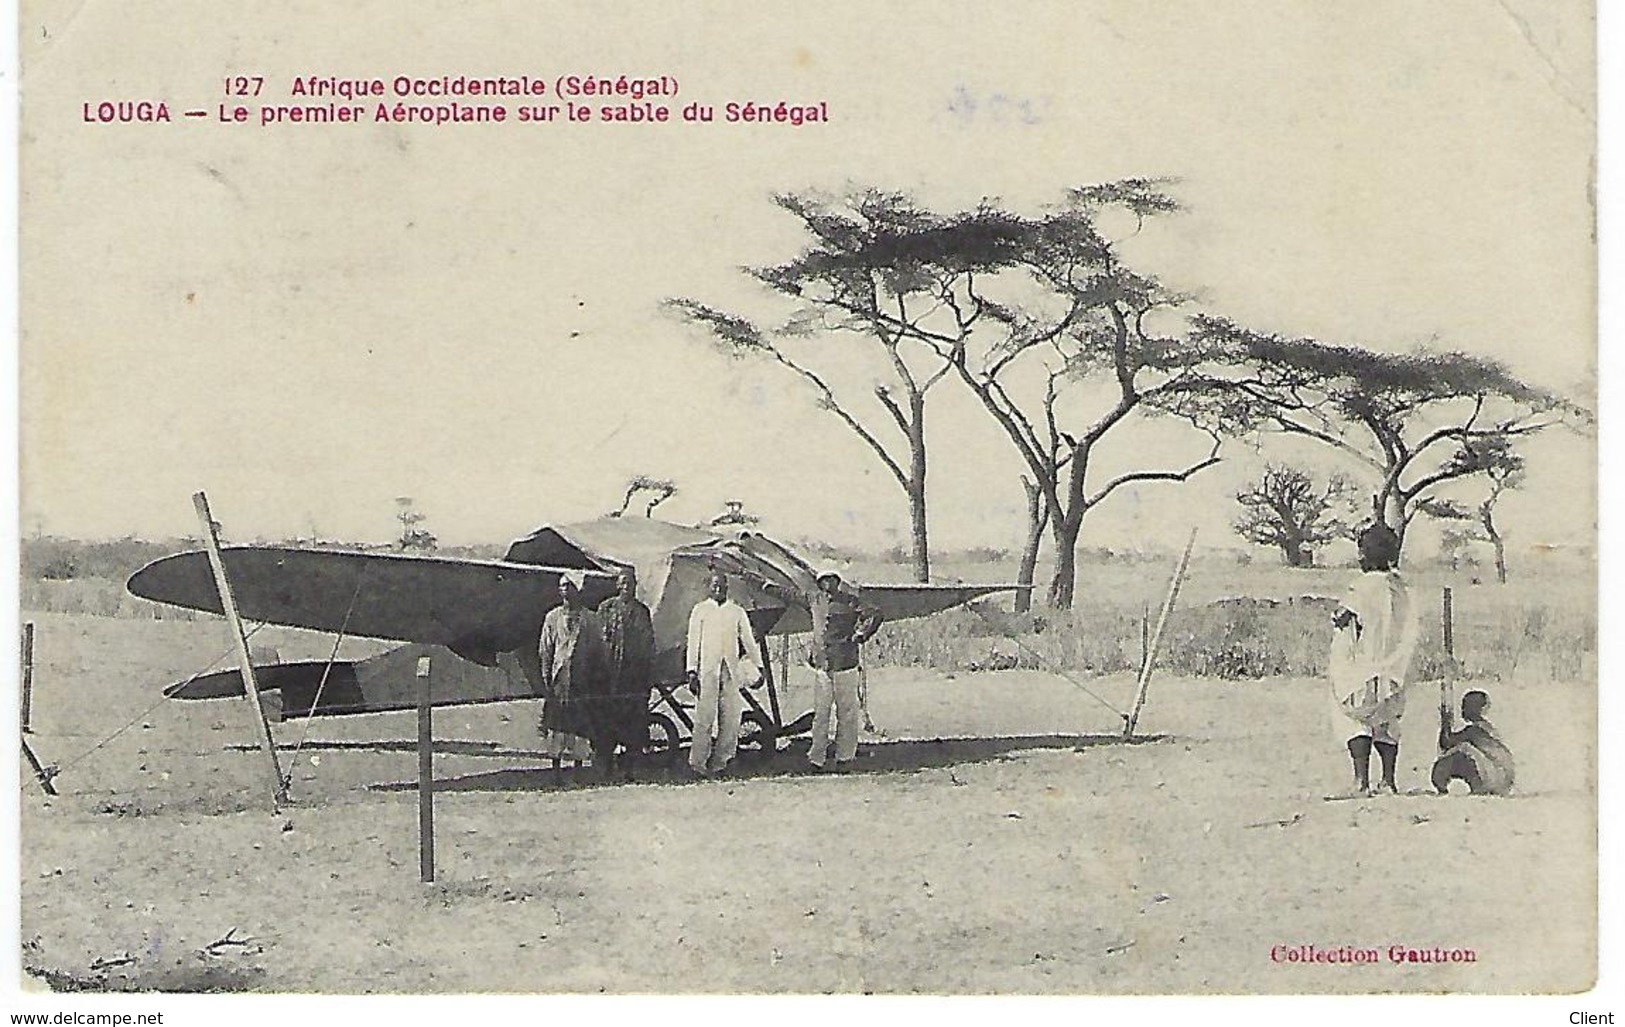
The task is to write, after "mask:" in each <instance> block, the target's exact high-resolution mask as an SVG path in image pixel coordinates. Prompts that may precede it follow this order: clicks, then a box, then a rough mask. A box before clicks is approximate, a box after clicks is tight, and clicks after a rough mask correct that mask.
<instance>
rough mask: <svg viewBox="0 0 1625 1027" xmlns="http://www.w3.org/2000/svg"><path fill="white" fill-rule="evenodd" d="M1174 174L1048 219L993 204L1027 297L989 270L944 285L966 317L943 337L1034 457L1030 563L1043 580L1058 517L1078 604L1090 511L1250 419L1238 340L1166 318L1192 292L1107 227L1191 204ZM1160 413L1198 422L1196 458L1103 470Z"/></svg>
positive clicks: (966, 376) (1166, 476) (1197, 465)
mask: <svg viewBox="0 0 1625 1027" xmlns="http://www.w3.org/2000/svg"><path fill="white" fill-rule="evenodd" d="M1166 185H1167V183H1166V182H1164V181H1161V180H1151V179H1129V180H1124V181H1120V182H1113V183H1108V184H1105V185H1097V186H1087V187H1083V188H1079V189H1074V190H1072V191H1071V192H1070V193H1069V195H1068V202H1067V203H1066V205H1065V206H1064V207H1062V208H1061V209H1059V210H1056V211H1053V212H1051V213H1050V214H1047V215H1045V216H1044V217H1041V218H1037V219H1024V218H1020V217H1018V216H1016V215H1013V214H1008V213H1005V212H994V211H991V210H990V209H988V208H986V207H984V208H982V210H983V216H984V217H988V218H990V219H995V218H996V219H998V220H999V223H1001V224H1003V225H1006V226H1011V227H1012V228H1014V229H1015V230H1016V231H1015V236H1014V238H1015V240H1016V243H1017V246H1018V252H1017V254H1016V259H1015V260H1014V261H1013V262H1012V263H1011V264H1009V265H1007V266H1005V267H1004V268H1002V270H1004V272H1005V273H1004V274H1003V275H1002V276H1001V278H1002V280H1003V281H1004V282H1005V283H1009V282H1010V280H1011V279H1012V278H1015V279H1016V281H1015V283H1014V285H1013V286H1012V287H1011V288H1010V289H1009V290H1007V291H1009V292H1014V293H1015V294H1017V295H1018V296H1020V297H1021V299H1020V301H1019V302H1018V301H1017V300H1015V299H1012V298H1010V297H1009V296H1005V298H1002V299H996V298H994V296H993V294H992V293H993V290H994V289H995V288H997V286H996V285H995V284H994V283H992V282H984V281H982V280H981V279H980V278H978V277H977V276H967V277H966V278H965V279H964V280H963V281H961V282H957V283H952V284H953V285H956V286H957V288H950V287H943V288H939V290H938V293H937V300H938V302H939V303H940V305H941V306H942V307H943V308H944V309H945V310H946V311H948V312H949V314H950V316H951V321H952V324H953V326H954V330H953V331H950V332H943V333H937V334H936V335H934V336H933V337H932V338H931V339H930V340H929V341H930V342H931V343H932V345H933V346H934V348H935V349H936V351H937V353H938V355H939V356H940V357H941V358H942V359H943V362H944V363H945V364H946V366H948V367H951V368H953V370H954V372H955V373H956V375H957V377H958V378H959V379H960V381H961V382H963V383H964V385H965V386H966V387H968V388H969V389H970V391H971V392H972V393H973V394H974V395H975V396H976V398H977V399H978V400H980V401H981V403H982V405H983V407H984V408H985V409H986V410H987V411H988V413H989V414H991V415H992V417H993V419H994V421H995V422H997V423H998V425H999V426H1000V427H1001V428H1002V429H1003V430H1004V432H1005V435H1006V436H1007V437H1008V438H1009V440H1010V442H1011V444H1012V445H1013V446H1014V447H1015V450H1016V452H1017V454H1018V455H1019V457H1020V458H1021V460H1022V462H1023V463H1024V464H1025V465H1026V471H1027V476H1026V477H1025V478H1024V479H1023V486H1024V488H1025V489H1026V490H1027V492H1028V515H1029V517H1028V547H1027V551H1026V552H1025V553H1024V554H1023V561H1022V567H1023V571H1024V573H1025V574H1026V575H1027V582H1028V583H1030V582H1031V576H1032V572H1033V571H1032V569H1033V567H1034V566H1035V564H1036V558H1037V548H1038V544H1039V542H1040V540H1041V539H1042V537H1043V534H1044V531H1045V529H1046V527H1047V529H1048V532H1049V535H1050V537H1051V539H1052V541H1053V544H1054V547H1055V571H1054V575H1053V577H1052V578H1051V580H1050V584H1049V590H1048V600H1049V603H1050V605H1052V606H1055V607H1058V608H1067V607H1070V606H1071V605H1072V600H1073V595H1074V591H1075V588H1076V577H1077V556H1076V551H1077V544H1078V536H1079V534H1080V533H1081V531H1082V528H1083V524H1084V520H1085V518H1086V517H1087V516H1088V515H1089V513H1090V512H1091V511H1093V510H1095V509H1096V508H1097V507H1098V506H1100V504H1102V503H1104V502H1105V501H1106V500H1107V499H1109V498H1110V497H1111V496H1112V495H1113V494H1114V493H1116V492H1117V491H1118V490H1119V489H1122V488H1123V487H1125V486H1129V485H1134V484H1139V483H1146V482H1183V481H1186V480H1188V479H1189V478H1190V477H1191V476H1192V475H1195V474H1197V473H1198V472H1200V471H1202V470H1204V469H1206V468H1208V467H1212V466H1213V465H1214V464H1216V463H1218V461H1219V448H1220V445H1221V442H1222V439H1223V437H1224V436H1225V434H1227V433H1228V432H1229V431H1231V430H1233V429H1234V428H1236V427H1238V426H1239V425H1240V424H1241V421H1240V420H1238V419H1237V417H1236V411H1235V409H1234V408H1233V404H1232V401H1230V400H1228V399H1226V398H1225V394H1226V393H1227V392H1229V391H1230V390H1231V386H1230V383H1229V381H1228V379H1227V378H1226V377H1225V376H1223V375H1222V374H1220V373H1219V372H1220V371H1221V370H1222V369H1223V368H1224V367H1225V366H1226V364H1227V363H1228V360H1229V355H1228V353H1227V350H1228V349H1231V348H1233V347H1231V346H1228V345H1226V344H1223V343H1216V342H1209V341H1194V342H1193V341H1192V340H1189V339H1184V338H1171V337H1166V336H1163V335H1160V334H1158V333H1157V332H1156V331H1154V330H1153V328H1152V326H1151V318H1152V316H1153V315H1154V314H1155V313H1157V312H1158V311H1163V310H1170V309H1173V308H1175V307H1177V306H1179V305H1180V304H1181V303H1183V302H1185V300H1186V298H1187V297H1185V296H1183V295H1181V294H1178V293H1175V292H1173V291H1171V290H1169V289H1167V288H1165V287H1164V286H1163V285H1162V284H1161V283H1160V282H1158V281H1157V280H1156V279H1155V278H1152V277H1149V276H1146V275H1143V274H1139V273H1137V272H1135V271H1133V270H1132V269H1130V268H1129V267H1127V265H1126V264H1125V263H1124V262H1123V260H1122V259H1121V257H1120V255H1119V253H1118V246H1119V244H1118V243H1117V242H1116V241H1113V240H1111V239H1109V238H1107V236H1106V235H1105V234H1103V233H1102V231H1101V230H1100V228H1099V226H1098V218H1099V217H1100V216H1101V215H1102V213H1104V212H1105V211H1107V210H1120V211H1126V212H1127V213H1128V214H1130V215H1132V218H1133V220H1135V221H1136V223H1137V224H1140V225H1143V224H1144V222H1145V221H1146V220H1147V219H1148V218H1151V217H1154V216H1159V215H1164V214H1171V213H1174V212H1177V211H1178V210H1180V205H1179V203H1178V201H1177V200H1175V199H1174V198H1173V197H1172V196H1171V195H1170V194H1169V193H1168V192H1167V191H1166V189H1165V186H1166ZM1136 230H1138V229H1136ZM1016 272H1019V274H1016ZM946 284H947V283H945V286H946ZM1034 289H1036V295H1035V294H1034ZM1149 417H1164V418H1168V419H1171V420H1175V421H1179V422H1182V423H1183V424H1184V425H1185V426H1186V427H1187V428H1189V429H1190V433H1191V437H1192V439H1193V441H1194V443H1195V444H1194V445H1193V446H1191V450H1192V452H1191V455H1190V457H1188V458H1187V459H1186V460H1185V461H1184V462H1183V463H1178V464H1175V466H1172V467H1157V466H1156V465H1154V464H1153V465H1152V466H1151V467H1145V466H1140V467H1137V468H1135V469H1132V470H1127V471H1122V472H1120V473H1116V474H1114V475H1109V476H1106V475H1102V474H1101V473H1100V466H1101V463H1102V461H1101V459H1100V455H1101V453H1102V452H1103V450H1104V448H1105V443H1106V442H1107V440H1108V438H1109V437H1110V438H1113V439H1115V438H1117V437H1118V436H1121V435H1125V434H1127V431H1128V428H1129V426H1131V425H1134V424H1136V423H1137V422H1141V421H1143V420H1145V419H1146V418H1149ZM1121 448H1122V447H1118V449H1119V452H1120V451H1121ZM1102 479H1104V480H1102Z"/></svg>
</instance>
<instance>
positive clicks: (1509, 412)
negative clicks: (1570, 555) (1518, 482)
mask: <svg viewBox="0 0 1625 1027" xmlns="http://www.w3.org/2000/svg"><path fill="white" fill-rule="evenodd" d="M1192 325H1193V330H1192V334H1193V336H1194V337H1195V338H1198V339H1202V340H1206V341H1208V342H1211V343H1214V344H1219V345H1225V346H1231V347H1234V348H1235V349H1237V350H1238V351H1239V352H1240V353H1241V354H1242V357H1241V359H1240V360H1239V361H1238V365H1239V366H1240V367H1241V370H1242V373H1241V374H1240V375H1239V377H1238V379H1237V381H1236V382H1235V383H1234V384H1235V387H1236V388H1237V389H1239V390H1241V392H1242V394H1244V395H1245V396H1247V397H1248V399H1249V401H1251V402H1252V403H1253V404H1254V405H1253V407H1252V416H1253V418H1254V419H1255V421H1256V423H1257V424H1258V425H1259V426H1260V427H1262V428H1264V429H1266V430H1273V431H1277V432H1283V433H1286V434H1290V435H1299V436H1304V437H1307V438H1312V439H1315V440H1317V441H1319V442H1323V443H1325V444H1326V445H1329V446H1331V447H1333V448H1334V449H1336V450H1337V451H1339V452H1340V453H1343V454H1345V455H1347V456H1349V457H1352V458H1353V459H1354V460H1356V461H1358V462H1360V463H1362V464H1364V465H1365V466H1366V467H1369V468H1370V469H1371V470H1372V471H1374V472H1375V473H1376V477H1377V481H1378V487H1377V491H1376V494H1375V496H1374V497H1373V513H1374V515H1375V516H1376V518H1377V519H1378V520H1380V521H1382V522H1383V523H1384V524H1386V525H1387V526H1388V527H1389V528H1391V529H1393V531H1394V532H1395V533H1396V534H1397V535H1398V536H1399V538H1400V542H1401V545H1403V543H1404V538H1405V531H1406V529H1407V528H1408V527H1409V526H1410V524H1411V522H1412V521H1413V520H1415V518H1416V516H1417V514H1419V513H1423V512H1425V511H1426V509H1427V505H1428V502H1429V500H1432V499H1435V498H1437V497H1438V492H1439V489H1440V487H1441V486H1445V485H1447V484H1449V483H1451V482H1455V481H1459V480H1462V479H1466V478H1471V477H1474V476H1480V475H1483V476H1490V475H1492V474H1493V473H1496V472H1495V469H1496V468H1497V467H1498V466H1499V465H1500V464H1501V462H1502V459H1503V456H1502V453H1503V451H1504V449H1505V448H1506V447H1510V446H1511V445H1512V444H1513V443H1514V442H1515V441H1516V440H1517V439H1520V438H1525V437H1528V436H1531V435H1534V434H1536V433H1538V432H1541V431H1543V430H1545V429H1546V428H1548V427H1551V426H1553V425H1556V424H1562V423H1568V424H1571V425H1580V424H1586V423H1589V422H1590V419H1591V415H1590V413H1589V412H1588V411H1586V410H1584V409H1582V408H1580V407H1579V406H1577V405H1575V404H1573V403H1571V402H1569V401H1568V400H1566V399H1564V398H1563V397H1561V396H1559V395H1557V394H1556V393H1553V392H1549V391H1547V390H1545V389H1541V388H1538V387H1536V386H1533V385H1530V384H1528V383H1526V382H1523V381H1521V380H1520V379H1518V378H1517V377H1516V376H1515V375H1513V374H1512V372H1511V371H1509V370H1508V369H1507V368H1506V367H1505V366H1504V365H1503V364H1501V363H1499V362H1498V361H1495V360H1491V359H1488V358H1486V357H1480V356H1474V355H1471V354H1467V353H1460V352H1444V353H1441V352H1434V351H1428V350H1419V351H1417V352H1413V353H1404V354H1391V353H1374V352H1371V351H1368V350H1363V349H1358V348H1355V347H1350V346H1334V345H1328V344H1326V343H1322V342H1317V341H1315V340H1313V339H1289V338H1284V337H1281V336H1277V335H1271V334H1268V333H1264V332H1257V331H1253V330H1251V329H1247V328H1243V327H1241V326H1239V325H1237V324H1235V323H1234V322H1231V321H1228V320H1225V319H1223V318H1216V317H1208V316H1205V315H1198V316H1197V317H1195V318H1193V319H1192Z"/></svg>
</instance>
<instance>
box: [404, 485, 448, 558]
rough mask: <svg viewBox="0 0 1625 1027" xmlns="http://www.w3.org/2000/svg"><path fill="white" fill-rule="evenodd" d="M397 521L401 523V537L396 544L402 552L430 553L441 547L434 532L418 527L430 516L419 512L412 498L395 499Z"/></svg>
mask: <svg viewBox="0 0 1625 1027" xmlns="http://www.w3.org/2000/svg"><path fill="white" fill-rule="evenodd" d="M395 519H396V520H397V521H400V522H401V536H400V538H399V539H397V540H396V544H397V545H399V546H400V547H401V550H402V552H407V551H410V550H413V549H416V550H419V551H421V552H425V553H428V552H433V551H434V549H435V547H436V546H437V545H439V543H440V540H439V539H437V538H435V536H434V533H433V532H431V531H429V530H428V529H426V528H420V527H418V525H420V524H422V523H423V522H424V521H425V520H427V519H428V515H427V514H425V513H422V512H421V511H419V510H418V508H417V507H416V505H414V503H413V500H412V497H411V496H396V497H395Z"/></svg>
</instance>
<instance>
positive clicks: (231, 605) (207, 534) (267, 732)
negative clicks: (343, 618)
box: [192, 492, 288, 811]
mask: <svg viewBox="0 0 1625 1027" xmlns="http://www.w3.org/2000/svg"><path fill="white" fill-rule="evenodd" d="M192 505H193V506H194V507H196V508H197V516H198V523H199V524H201V525H202V527H203V545H204V548H205V549H207V550H208V553H209V568H210V569H211V570H212V571H214V585H215V588H216V589H217V590H219V592H220V609H221V610H222V611H224V613H225V615H226V620H227V621H228V622H229V623H230V624H231V639H232V643H233V644H234V645H235V646H236V647H237V660H238V666H239V667H240V668H241V673H242V676H243V692H244V693H245V694H246V695H247V696H248V701H249V704H250V705H252V706H253V707H254V723H256V724H258V725H259V726H260V744H261V745H263V746H264V747H265V752H266V754H267V755H269V756H270V758H271V780H272V782H273V787H272V791H271V804H272V808H273V809H275V810H277V811H280V810H281V809H282V804H283V803H284V802H286V801H287V798H288V788H287V785H286V783H285V782H284V779H283V777H282V764H281V762H280V761H278V759H277V755H276V739H274V738H272V737H271V724H270V721H268V720H266V719H265V707H264V706H262V705H261V704H260V687H259V682H258V681H256V680H255V678H254V658H253V656H252V655H251V654H250V653H249V651H248V635H247V634H246V633H245V632H244V631H243V620H242V618H241V617H239V616H238V615H237V599H236V597H234V596H233V595H232V592H231V582H230V581H229V580H227V578H226V563H225V560H224V559H222V558H221V556H220V534H219V532H218V531H216V530H215V524H214V517H213V516H212V515H211V514H210V513H209V499H208V497H207V496H205V495H204V494H203V493H201V492H199V493H196V494H195V495H193V496H192Z"/></svg>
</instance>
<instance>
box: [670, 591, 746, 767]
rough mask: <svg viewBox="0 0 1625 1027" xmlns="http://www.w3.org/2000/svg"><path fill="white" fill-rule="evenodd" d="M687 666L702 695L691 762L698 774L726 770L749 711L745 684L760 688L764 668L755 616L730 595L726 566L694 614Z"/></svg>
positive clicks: (695, 689) (694, 686)
mask: <svg viewBox="0 0 1625 1027" xmlns="http://www.w3.org/2000/svg"><path fill="white" fill-rule="evenodd" d="M687 667H688V686H689V688H690V689H692V690H693V692H694V694H695V696H696V697H697V700H698V701H697V703H696V705H695V707H694V740H693V745H692V747H691V748H690V749H689V753H688V765H689V767H690V768H691V769H692V770H693V771H694V772H695V773H698V774H716V773H722V772H723V771H725V770H727V768H728V763H729V762H730V761H731V760H732V759H733V758H734V754H735V753H736V752H737V751H738V749H739V720H740V717H742V716H743V715H744V712H745V697H744V696H743V695H741V694H740V693H739V689H740V688H742V687H755V685H756V683H757V682H758V681H760V680H761V677H762V669H761V665H760V664H759V662H758V660H757V644H756V634H755V632H753V631H751V627H750V618H749V617H747V616H746V615H745V609H744V607H742V606H740V605H739V604H738V603H736V602H733V601H732V600H730V599H729V598H728V576H727V575H726V574H723V573H722V572H721V571H713V572H712V574H711V577H710V580H709V581H708V583H707V595H706V597H705V598H704V599H701V600H700V601H699V602H698V603H696V604H694V610H693V612H692V613H690V614H689V617H688V663H687ZM713 733H715V735H716V742H715V746H714V747H713V744H712V738H711V736H712V734H713Z"/></svg>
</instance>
